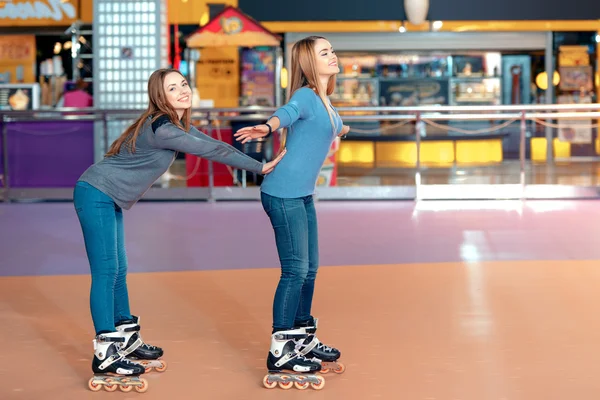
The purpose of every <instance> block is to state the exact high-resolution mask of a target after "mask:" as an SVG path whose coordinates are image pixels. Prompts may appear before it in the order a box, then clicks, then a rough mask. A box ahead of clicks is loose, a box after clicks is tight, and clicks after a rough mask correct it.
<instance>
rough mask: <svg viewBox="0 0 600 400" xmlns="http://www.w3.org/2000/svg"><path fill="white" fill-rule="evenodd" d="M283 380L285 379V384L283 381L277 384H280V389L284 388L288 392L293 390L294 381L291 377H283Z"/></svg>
mask: <svg viewBox="0 0 600 400" xmlns="http://www.w3.org/2000/svg"><path fill="white" fill-rule="evenodd" d="M281 379H284V380H285V381H283V382H282V381H279V382H277V383H278V384H279V387H280V388H282V389H284V390H288V389H291V388H292V386H294V381H292V380H291V379H290V377H289V376H287V375H282V376H281ZM288 379H289V380H288Z"/></svg>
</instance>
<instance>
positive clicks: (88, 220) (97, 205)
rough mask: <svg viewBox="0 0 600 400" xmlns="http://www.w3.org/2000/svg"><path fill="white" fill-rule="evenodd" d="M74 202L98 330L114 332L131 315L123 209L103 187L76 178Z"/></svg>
mask: <svg viewBox="0 0 600 400" xmlns="http://www.w3.org/2000/svg"><path fill="white" fill-rule="evenodd" d="M73 202H74V205H75V211H77V217H78V218H79V222H80V224H81V229H82V231H83V239H84V241H85V250H86V252H87V257H88V260H89V262H90V270H91V273H92V288H91V292H90V309H91V312H92V320H93V321H94V328H95V330H96V334H99V333H102V332H114V331H116V329H115V323H117V322H119V321H121V320H125V319H130V318H131V313H130V311H129V294H128V292H127V254H126V253H125V233H124V230H123V210H122V209H121V207H119V206H117V205H116V204H115V202H114V201H113V200H112V199H111V198H110V197H108V196H107V195H106V194H104V193H102V192H101V191H100V190H98V189H96V188H95V187H93V186H91V185H89V184H88V183H85V182H81V181H80V182H77V184H76V185H75V190H74V192H73Z"/></svg>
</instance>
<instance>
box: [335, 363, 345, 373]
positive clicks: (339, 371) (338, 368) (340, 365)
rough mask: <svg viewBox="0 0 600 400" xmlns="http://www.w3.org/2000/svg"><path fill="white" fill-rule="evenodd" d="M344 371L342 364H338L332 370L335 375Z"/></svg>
mask: <svg viewBox="0 0 600 400" xmlns="http://www.w3.org/2000/svg"><path fill="white" fill-rule="evenodd" d="M345 370H346V366H345V365H344V364H342V363H338V367H337V368H335V369H334V370H333V372H335V373H336V374H343V373H344V371H345Z"/></svg>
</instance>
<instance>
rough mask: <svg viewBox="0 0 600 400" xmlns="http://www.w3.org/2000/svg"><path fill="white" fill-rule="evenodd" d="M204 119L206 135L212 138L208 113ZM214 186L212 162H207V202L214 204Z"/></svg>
mask: <svg viewBox="0 0 600 400" xmlns="http://www.w3.org/2000/svg"><path fill="white" fill-rule="evenodd" d="M206 119H207V120H208V127H207V128H206V130H207V132H206V134H207V135H208V136H209V137H210V138H212V121H211V119H210V113H209V112H207V113H206ZM214 186H215V177H214V168H213V162H212V161H211V160H208V202H209V203H214V201H215V197H214V193H213V188H214Z"/></svg>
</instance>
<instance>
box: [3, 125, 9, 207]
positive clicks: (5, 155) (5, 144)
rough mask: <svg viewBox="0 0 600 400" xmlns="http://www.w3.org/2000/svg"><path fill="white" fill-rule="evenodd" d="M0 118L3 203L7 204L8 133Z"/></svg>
mask: <svg viewBox="0 0 600 400" xmlns="http://www.w3.org/2000/svg"><path fill="white" fill-rule="evenodd" d="M1 118H2V161H3V162H4V171H3V175H4V176H3V177H2V178H3V179H2V182H3V187H4V196H3V197H4V202H5V203H9V202H10V183H9V179H8V174H9V171H8V132H7V129H8V128H7V125H8V124H7V122H6V120H5V119H4V116H2V117H1Z"/></svg>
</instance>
